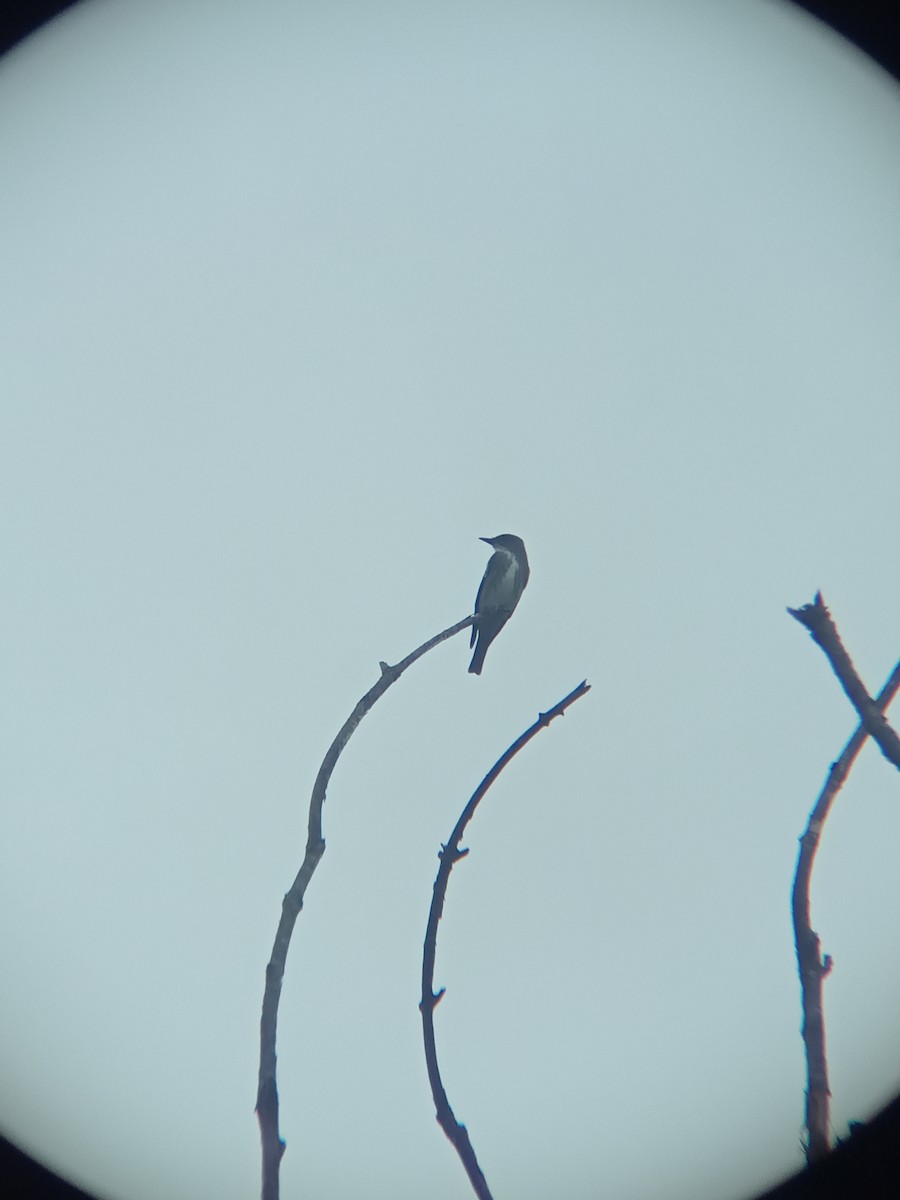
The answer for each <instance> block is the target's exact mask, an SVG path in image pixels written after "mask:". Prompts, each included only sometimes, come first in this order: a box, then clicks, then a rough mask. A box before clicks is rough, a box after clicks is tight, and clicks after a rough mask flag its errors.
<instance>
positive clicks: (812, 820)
mask: <svg viewBox="0 0 900 1200" xmlns="http://www.w3.org/2000/svg"><path fill="white" fill-rule="evenodd" d="M817 600H821V597H819V596H817ZM788 611H791V610H788ZM795 615H796V614H795V613H792V616H795ZM798 619H799V618H798ZM898 690H900V663H898V664H897V666H896V667H894V670H893V673H892V674H891V677H890V678H889V679H888V681H887V683H886V684H885V685H884V687H883V688H882V689H881V691H880V692H879V694H878V698H877V699H876V700H875V701H874V704H875V706H876V707H877V709H878V711H879V712H883V711H884V710H885V709H886V708H887V707H888V705H889V704H890V703H891V701H892V700H893V698H894V696H895V695H896V694H897V692H898ZM866 737H867V733H866V730H865V728H864V727H863V726H862V725H860V726H859V727H858V728H857V730H856V732H855V733H854V734H853V736H852V737H851V738H850V740H849V742H848V743H847V745H846V746H845V747H844V749H843V751H842V752H841V755H840V757H839V758H838V759H837V761H836V762H833V763H832V764H831V769H830V771H829V772H828V778H827V779H826V781H825V785H824V787H823V788H822V790H821V792H820V793H819V797H818V799H817V800H816V803H815V805H814V806H813V810H812V812H811V813H810V816H809V820H808V822H807V824H806V829H805V831H804V833H803V836H802V837H801V838H800V852H799V854H798V856H797V870H796V873H795V875H794V886H793V890H792V893H791V911H792V914H793V920H794V944H795V946H796V950H797V968H798V972H799V975H800V994H801V999H802V1004H803V1030H802V1032H803V1044H804V1049H805V1051H806V1080H807V1084H806V1128H807V1131H808V1140H807V1143H806V1157H807V1161H808V1162H814V1161H815V1160H816V1159H818V1158H822V1157H823V1156H824V1155H826V1154H827V1153H828V1150H829V1146H830V1142H829V1123H830V1119H829V1103H830V1097H831V1092H830V1090H829V1087H828V1061H827V1058H826V1054H825V1017H824V1012H823V1005H822V980H823V979H824V978H825V977H826V976H827V975H828V974H829V973H830V971H831V968H832V966H833V960H832V958H831V955H830V954H826V955H825V956H824V958H823V957H822V954H821V943H820V941H819V935H818V934H817V933H816V932H815V930H814V929H813V928H812V923H811V920H810V912H809V885H810V878H811V876H812V868H813V862H814V860H815V857H816V851H817V850H818V848H819V841H820V839H821V836H822V830H823V828H824V825H825V820H826V818H827V817H828V814H829V812H830V810H831V806H832V804H833V803H834V799H835V797H836V796H837V794H838V792H839V791H840V789H841V787H842V786H843V784H844V781H845V780H846V778H847V775H848V774H849V772H850V768H851V767H852V766H853V763H854V762H855V760H856V756H857V755H858V754H859V752H860V750H861V749H862V747H863V743H864V742H865V740H866Z"/></svg>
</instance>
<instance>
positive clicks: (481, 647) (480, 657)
mask: <svg viewBox="0 0 900 1200" xmlns="http://www.w3.org/2000/svg"><path fill="white" fill-rule="evenodd" d="M489 644H490V643H489V642H487V641H485V639H484V638H482V639H481V640H480V641H479V642H478V645H477V646H476V647H475V653H474V654H473V655H472V661H471V662H470V663H469V674H470V675H480V674H481V668H482V667H483V666H484V656H485V655H486V654H487V648H488V646H489Z"/></svg>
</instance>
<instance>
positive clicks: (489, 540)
mask: <svg viewBox="0 0 900 1200" xmlns="http://www.w3.org/2000/svg"><path fill="white" fill-rule="evenodd" d="M478 540H479V542H487V544H488V545H489V546H493V544H494V539H493V538H479V539H478Z"/></svg>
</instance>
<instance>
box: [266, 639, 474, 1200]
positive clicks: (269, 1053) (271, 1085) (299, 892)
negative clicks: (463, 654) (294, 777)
mask: <svg viewBox="0 0 900 1200" xmlns="http://www.w3.org/2000/svg"><path fill="white" fill-rule="evenodd" d="M473 619H474V618H473V617H471V616H469V617H466V619H465V620H464V621H458V622H457V623H456V624H455V625H451V626H450V628H449V629H445V630H444V631H443V632H442V633H439V634H436V635H435V637H433V638H430V639H429V640H428V641H427V642H423V644H422V645H421V646H419V647H418V649H416V650H413V652H412V654H408V655H407V656H406V658H404V659H403V660H402V661H401V662H399V663H397V665H396V666H393V667H392V666H389V665H388V664H387V663H384V662H383V663H380V664H379V665H380V667H381V678H380V679H379V680H378V682H377V683H376V684H374V686H373V687H371V688H369V690H368V691H367V692H366V694H365V695H364V696H363V697H362V699H361V700H360V701H359V703H358V704H357V705H356V707H355V708H354V710H353V712H352V713H351V714H350V716H349V717H348V718H347V720H346V721H345V722H344V724H343V725H342V726H341V729H340V732H339V733H338V735H337V737H336V738H335V739H334V741H333V742H332V743H331V745H330V746H329V748H328V753H327V754H326V755H325V757H324V759H323V760H322V765H321V767H320V768H319V773H318V775H317V776H316V781H315V783H314V784H313V790H312V796H311V798H310V802H309V833H308V837H307V840H306V854H305V856H304V858H303V862H302V863H301V865H300V870H299V871H298V872H297V877H296V879H295V880H294V882H293V883H292V884H291V887H290V890H289V891H288V892H287V894H286V895H285V897H284V900H283V902H282V905H281V919H280V921H279V922H278V930H277V932H276V934H275V942H274V945H273V946H272V954H271V956H270V958H269V963H268V966H267V967H266V986H265V991H264V993H263V1004H262V1017H261V1019H260V1023H259V1085H258V1090H257V1095H256V1115H257V1117H258V1119H259V1133H260V1140H261V1142H262V1200H278V1194H279V1174H278V1172H279V1166H280V1163H281V1157H282V1155H283V1154H284V1150H285V1143H284V1142H283V1141H282V1139H281V1136H280V1134H279V1132H278V1087H277V1082H276V1065H277V1063H276V1055H275V1041H276V1033H277V1028H278V1002H279V1000H280V998H281V984H282V981H283V979H284V968H285V963H286V962H287V954H288V949H289V947H290V944H291V935H292V934H293V932H294V925H295V923H296V920H297V917H298V915H299V913H300V910H301V908H302V907H303V897H304V896H305V895H306V889H307V887H308V886H309V881H310V880H311V879H312V877H313V873H314V872H315V869H316V867H317V866H318V865H319V861H320V859H321V858H322V855H323V854H324V853H325V839H324V838H323V836H322V805H323V804H324V803H325V790H326V788H327V787H328V783H329V780H330V779H331V773H332V771H333V770H334V768H335V765H336V764H337V760H338V758H339V757H340V754H341V751H342V750H343V749H344V747H345V746H346V745H347V742H348V741H349V740H350V736H351V734H352V733H353V731H354V730H355V729H356V727H357V725H358V724H359V723H360V721H361V720H362V719H363V717H364V716H365V715H366V713H367V712H368V711H369V709H370V708H371V707H372V705H373V704H374V703H375V701H376V700H378V699H379V698H380V697H381V696H383V695H384V693H385V692H386V691H387V689H388V688H389V687H390V686H391V684H392V683H395V682H396V681H397V680H398V679H399V678H400V676H401V675H402V674H403V672H404V671H405V670H406V668H407V667H409V666H412V664H413V663H414V662H415V661H416V660H417V659H419V658H421V657H422V655H423V654H426V653H427V652H428V651H429V650H431V649H433V648H434V647H435V646H437V645H438V644H439V643H440V642H443V641H446V639H447V638H449V637H453V635H454V634H456V633H459V632H460V630H462V629H465V628H466V627H467V626H469V625H471V624H472V621H473Z"/></svg>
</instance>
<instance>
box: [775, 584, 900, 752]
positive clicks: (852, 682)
mask: <svg viewBox="0 0 900 1200" xmlns="http://www.w3.org/2000/svg"><path fill="white" fill-rule="evenodd" d="M788 612H789V613H790V614H791V616H792V617H793V618H794V619H795V620H797V621H799V622H800V624H801V625H803V626H805V627H806V628H807V629H808V630H809V632H810V635H811V636H812V639H813V641H814V642H816V643H817V645H819V646H821V648H822V649H823V650H824V652H825V654H826V656H827V658H828V661H829V662H830V663H831V668H832V670H833V671H834V673H835V675H837V677H838V680H839V681H840V685H841V687H842V688H843V689H844V691H845V692H846V694H847V698H848V699H849V701H850V703H851V704H852V705H853V707H854V708H855V709H856V712H857V714H858V716H859V719H860V722H861V723H862V726H863V728H864V729H865V731H866V733H867V734H868V735H869V737H871V738H873V739H874V740H875V741H876V742H877V743H878V749H879V750H880V751H881V753H882V754H883V755H884V757H885V758H886V759H887V760H888V762H890V763H893V765H894V766H895V767H896V768H897V770H898V771H900V737H898V736H897V734H896V733H895V732H894V730H893V729H892V728H891V726H890V725H889V724H888V723H887V721H886V720H885V717H884V714H883V713H882V712H880V711H879V708H878V705H877V704H876V703H875V701H874V700H873V699H872V697H871V696H870V695H869V693H868V692H867V691H866V686H865V684H864V683H863V681H862V680H861V679H860V677H859V675H858V674H857V672H856V668H855V667H854V665H853V662H852V661H851V659H850V655H849V654H848V653H847V651H846V650H845V649H844V644H843V642H842V641H841V638H840V634H839V633H838V631H837V628H836V626H835V624H834V621H832V619H831V613H830V612H829V611H828V609H827V608H826V607H825V601H824V600H823V599H822V593H821V592H816V595H815V599H814V600H813V602H812V604H804V605H803V607H802V608H789V609H788Z"/></svg>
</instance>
